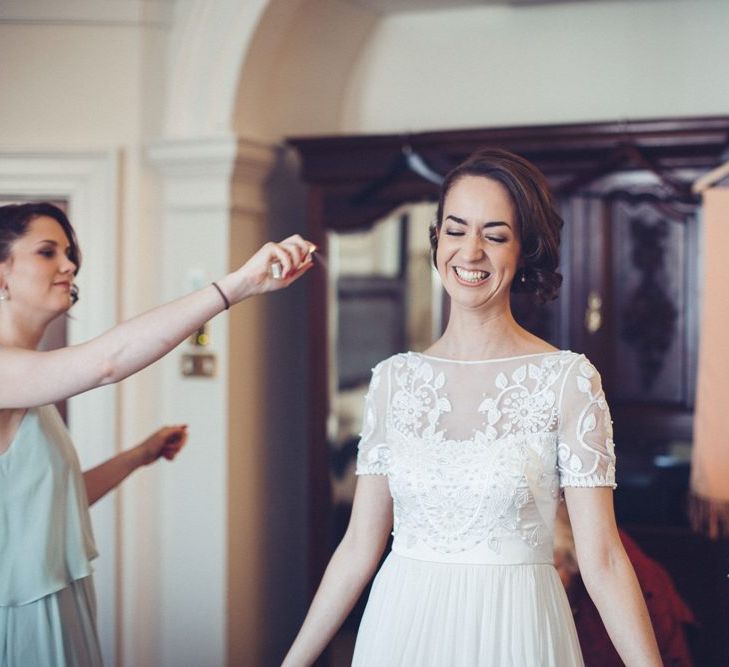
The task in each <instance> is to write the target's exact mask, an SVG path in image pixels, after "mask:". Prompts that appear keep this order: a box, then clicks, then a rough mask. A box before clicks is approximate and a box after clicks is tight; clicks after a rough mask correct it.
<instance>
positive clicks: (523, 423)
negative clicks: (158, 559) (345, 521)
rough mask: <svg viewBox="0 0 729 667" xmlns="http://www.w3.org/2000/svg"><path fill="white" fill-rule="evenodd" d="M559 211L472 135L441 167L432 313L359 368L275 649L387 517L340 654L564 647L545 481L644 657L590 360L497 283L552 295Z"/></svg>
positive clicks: (650, 640) (367, 551)
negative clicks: (363, 603) (350, 467)
mask: <svg viewBox="0 0 729 667" xmlns="http://www.w3.org/2000/svg"><path fill="white" fill-rule="evenodd" d="M561 225H562V221H561V219H560V217H559V215H558V214H557V213H556V211H555V209H554V206H553V203H552V198H551V196H550V194H549V191H548V190H547V187H546V184H545V181H544V178H543V176H542V175H541V174H540V172H539V171H538V170H537V169H536V168H535V167H534V166H533V165H531V164H530V163H529V162H527V161H526V160H524V159H522V158H520V157H518V156H516V155H513V154H511V153H507V152H505V151H502V150H484V151H480V152H478V153H476V154H475V155H474V156H472V157H471V158H470V159H468V160H467V161H466V162H464V163H463V164H461V165H460V166H458V167H456V169H454V170H453V171H452V172H451V173H450V174H449V175H448V176H447V177H446V179H445V182H444V186H443V190H442V192H441V195H440V201H439V205H438V212H437V219H436V222H435V225H434V226H433V227H432V229H431V233H430V238H431V241H432V251H433V260H434V263H435V265H436V268H437V270H438V273H439V274H440V277H441V280H442V283H443V288H444V289H445V291H446V292H447V294H448V296H449V297H450V313H449V316H448V324H447V326H446V329H445V332H444V333H443V335H442V336H441V337H440V338H439V339H438V340H437V341H436V342H435V343H434V344H433V345H432V346H431V347H430V348H428V349H427V350H426V351H425V352H424V353H419V352H412V351H411V352H407V353H401V354H396V355H393V356H391V357H390V358H388V359H385V360H384V361H382V362H380V363H379V364H377V365H376V366H375V368H374V369H373V372H372V379H371V382H370V386H369V392H368V394H367V397H366V399H365V410H364V420H363V422H364V423H363V428H362V437H361V440H360V443H359V453H358V457H357V470H356V472H357V474H358V475H359V478H358V482H357V488H356V491H355V496H354V503H353V507H352V514H351V518H350V522H349V526H348V528H347V532H346V533H345V535H344V538H343V539H342V541H341V542H340V544H339V546H338V547H337V549H336V551H335V552H334V555H333V556H332V559H331V561H330V562H329V566H328V567H327V570H326V572H325V574H324V577H323V579H322V582H321V585H320V587H319V590H318V591H317V594H316V596H315V598H314V601H313V602H312V605H311V609H310V610H309V614H308V615H307V617H306V619H305V621H304V624H303V626H302V628H301V631H300V633H299V635H298V637H297V638H296V640H295V642H294V644H293V646H292V647H291V650H290V652H289V654H288V655H287V657H286V659H285V661H284V665H285V667H300V666H303V665H310V664H312V663H313V662H314V660H315V659H316V657H317V655H318V654H319V652H320V651H321V650H322V649H323V648H324V647H325V646H326V644H327V643H328V642H329V640H330V638H331V637H332V635H333V634H334V632H336V630H337V628H338V627H339V624H340V623H341V622H342V621H343V620H344V618H345V617H346V615H347V613H348V612H349V610H350V609H351V607H352V605H353V604H354V603H355V602H356V600H357V598H358V596H359V595H360V593H361V591H362V589H363V588H364V586H365V584H366V583H367V582H368V580H369V579H370V577H371V576H372V574H373V573H374V571H375V569H376V567H377V565H378V562H379V560H380V557H381V555H382V553H383V551H384V548H385V545H386V543H387V539H388V536H389V534H390V532H391V531H392V535H393V542H392V550H391V552H390V553H389V554H388V556H387V558H386V559H385V561H384V563H383V565H382V567H381V568H380V570H379V572H378V574H377V576H376V578H375V580H374V583H373V585H372V590H371V593H370V596H369V600H368V602H367V607H366V609H365V612H364V615H363V617H362V622H361V625H360V628H359V633H358V636H357V641H356V645H355V650H354V657H353V661H352V664H353V665H355V666H360V665H361V666H362V667H364V666H368V665H402V666H405V665H421V666H424V667H440V666H441V665H462V666H463V667H478V666H480V665H500V666H503V667H508V666H512V667H516V666H517V665H537V664H538V665H544V666H548V667H567V666H572V667H579V666H581V665H583V664H584V663H583V659H582V654H581V652H580V646H579V642H578V640H577V635H576V631H575V625H574V621H573V618H572V613H571V610H570V607H569V604H568V601H567V598H566V596H565V592H564V588H563V587H562V585H561V583H560V580H559V577H558V575H557V573H556V571H555V568H554V563H553V554H552V541H553V533H554V525H555V512H556V508H557V504H558V502H559V498H560V490H562V491H561V492H562V493H563V494H564V497H565V499H566V502H567V506H568V508H569V512H570V517H571V520H572V526H573V530H574V535H575V542H576V544H577V551H578V553H579V554H580V560H581V562H580V567H581V571H582V575H583V580H584V581H585V585H586V587H587V589H588V591H589V593H590V595H591V597H592V599H593V600H594V602H595V604H596V606H597V607H598V609H599V611H600V614H601V617H602V619H603V621H604V622H605V625H606V628H607V630H608V632H609V634H610V637H611V639H612V640H613V642H614V644H615V646H616V648H617V650H618V652H619V654H620V656H621V659H622V660H623V661H624V662H625V664H627V665H629V666H632V665H646V666H647V665H654V666H655V665H660V664H661V661H660V657H659V654H658V649H657V646H656V642H655V638H654V636H653V632H652V629H651V625H650V620H649V618H648V613H647V610H646V607H645V603H644V601H643V597H642V593H641V591H640V587H639V586H638V583H637V581H636V579H635V575H634V573H633V570H632V567H631V565H630V562H629V561H628V559H627V556H626V554H625V551H624V549H623V547H622V544H621V542H620V539H619V537H618V534H617V528H616V525H615V517H614V514H613V506H612V489H613V488H614V487H615V454H614V449H613V440H612V425H611V420H610V411H609V409H608V406H607V402H606V400H605V395H604V393H603V390H602V386H601V380H600V375H599V373H598V372H597V370H596V369H595V367H594V366H592V364H590V362H589V361H588V360H587V359H586V358H585V357H584V356H583V355H579V354H576V353H574V352H571V351H569V350H557V349H555V348H554V347H552V346H551V345H550V344H549V343H547V342H546V341H544V340H542V339H540V338H538V337H537V336H535V335H533V334H531V333H530V332H528V331H527V330H526V329H524V328H523V327H521V326H520V325H519V324H518V323H517V322H516V321H515V319H514V317H513V316H512V312H511V294H512V292H514V291H525V292H531V293H533V294H534V295H535V296H537V297H538V298H541V299H549V298H553V297H554V296H555V295H556V292H557V289H558V287H559V284H560V280H561V278H560V275H559V274H558V273H557V266H558V262H559V254H558V249H559V232H560V228H561Z"/></svg>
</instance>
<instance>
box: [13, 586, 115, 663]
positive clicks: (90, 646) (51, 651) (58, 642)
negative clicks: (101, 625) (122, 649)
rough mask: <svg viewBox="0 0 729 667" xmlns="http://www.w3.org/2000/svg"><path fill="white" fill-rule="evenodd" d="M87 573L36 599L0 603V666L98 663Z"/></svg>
mask: <svg viewBox="0 0 729 667" xmlns="http://www.w3.org/2000/svg"><path fill="white" fill-rule="evenodd" d="M101 664H102V661H101V649H100V647H99V637H98V633H97V631H96V595H95V592H94V584H93V581H92V577H85V578H84V579H78V580H77V581H74V582H72V583H71V584H70V585H69V586H67V587H66V588H63V589H61V590H60V591H58V592H56V593H52V594H51V595H46V596H45V597H43V598H41V599H40V600H35V601H34V602H29V603H28V604H24V605H20V606H17V607H0V665H2V667H100V666H101Z"/></svg>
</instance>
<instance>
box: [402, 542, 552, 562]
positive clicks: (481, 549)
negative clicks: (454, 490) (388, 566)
mask: <svg viewBox="0 0 729 667" xmlns="http://www.w3.org/2000/svg"><path fill="white" fill-rule="evenodd" d="M392 551H393V553H396V554H398V555H400V556H404V557H406V558H414V559H416V560H425V561H430V562H435V563H461V564H466V565H536V564H547V565H554V552H553V547H552V544H551V542H549V543H547V544H541V545H538V546H536V547H531V546H529V545H528V544H526V543H525V542H524V541H522V540H521V539H509V540H503V541H501V542H499V543H498V544H496V545H491V544H489V543H488V542H486V541H484V542H481V543H479V544H477V545H476V546H474V547H472V548H470V549H462V550H454V551H449V552H444V551H438V550H436V549H434V548H432V547H431V546H429V545H428V544H426V543H424V542H422V541H419V542H417V543H416V544H413V545H407V544H405V541H404V540H399V539H397V537H396V538H395V540H394V542H393V544H392Z"/></svg>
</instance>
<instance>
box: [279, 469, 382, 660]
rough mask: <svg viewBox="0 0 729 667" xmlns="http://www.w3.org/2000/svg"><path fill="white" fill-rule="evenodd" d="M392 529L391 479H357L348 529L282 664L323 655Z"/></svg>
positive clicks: (356, 597) (373, 567)
mask: <svg viewBox="0 0 729 667" xmlns="http://www.w3.org/2000/svg"><path fill="white" fill-rule="evenodd" d="M391 530H392V497H391V496H390V489H389V487H388V485H387V477H385V476H384V475H362V476H360V477H358V478H357V490H356V491H355V494H354V504H353V506H352V516H351V517H350V520H349V526H348V527H347V532H346V533H345V535H344V538H343V539H342V541H341V542H340V543H339V546H338V547H337V549H336V551H335V552H334V555H333V556H332V558H331V560H330V561H329V565H328V566H327V569H326V572H325V573H324V576H323V577H322V580H321V584H320V585H319V589H318V590H317V592H316V595H315V596H314V600H313V601H312V603H311V607H309V613H308V614H307V615H306V619H305V620H304V624H303V625H302V626H301V630H300V631H299V634H298V635H297V637H296V639H295V641H294V643H293V644H292V646H291V649H290V650H289V652H288V654H287V655H286V658H285V659H284V661H283V663H282V667H305V666H307V665H311V664H312V663H313V662H314V661H315V660H316V659H317V658H318V657H319V655H320V654H321V652H322V651H323V650H324V648H325V647H326V645H327V644H328V643H329V642H330V641H331V639H332V637H333V636H334V634H335V633H336V632H337V630H338V629H339V627H340V626H341V625H342V623H343V622H344V619H345V618H346V617H347V614H348V613H349V612H350V611H351V609H352V607H353V606H354V604H355V603H356V602H357V600H358V599H359V596H360V595H361V594H362V590H363V589H364V587H365V586H366V585H367V582H368V581H369V580H370V579H371V578H372V575H373V574H374V571H375V568H376V567H377V564H378V563H379V562H380V558H381V557H382V552H383V551H384V549H385V546H386V544H387V537H388V535H389V534H390V531H391Z"/></svg>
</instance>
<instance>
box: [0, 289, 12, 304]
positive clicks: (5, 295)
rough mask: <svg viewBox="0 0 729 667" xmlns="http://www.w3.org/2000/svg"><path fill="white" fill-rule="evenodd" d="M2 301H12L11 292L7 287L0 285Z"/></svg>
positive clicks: (0, 298)
mask: <svg viewBox="0 0 729 667" xmlns="http://www.w3.org/2000/svg"><path fill="white" fill-rule="evenodd" d="M0 301H10V292H8V288H7V287H0Z"/></svg>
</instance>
